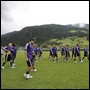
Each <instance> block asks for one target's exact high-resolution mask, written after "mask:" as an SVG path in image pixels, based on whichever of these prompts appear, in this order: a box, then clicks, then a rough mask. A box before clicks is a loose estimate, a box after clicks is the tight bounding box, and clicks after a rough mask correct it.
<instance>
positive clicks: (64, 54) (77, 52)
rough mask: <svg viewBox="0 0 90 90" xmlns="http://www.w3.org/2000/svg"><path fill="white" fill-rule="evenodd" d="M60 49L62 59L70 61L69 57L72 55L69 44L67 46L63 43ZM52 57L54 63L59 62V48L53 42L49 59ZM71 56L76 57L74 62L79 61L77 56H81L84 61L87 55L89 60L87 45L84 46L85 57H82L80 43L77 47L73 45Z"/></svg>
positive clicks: (81, 60) (80, 59)
mask: <svg viewBox="0 0 90 90" xmlns="http://www.w3.org/2000/svg"><path fill="white" fill-rule="evenodd" d="M60 51H61V59H63V60H64V61H69V60H68V58H69V57H70V52H69V48H68V45H66V46H63V45H62V47H61V48H60ZM50 57H51V58H52V60H53V62H54V63H55V62H59V60H58V55H57V48H56V46H55V44H52V45H51V46H50V55H49V60H50ZM71 57H72V58H73V57H74V62H77V61H76V57H78V58H79V61H80V62H83V61H84V58H85V57H87V58H88V60H89V54H88V48H87V45H86V47H85V48H84V57H83V58H81V53H80V47H79V44H77V45H76V46H75V47H74V46H73V47H72V55H71Z"/></svg>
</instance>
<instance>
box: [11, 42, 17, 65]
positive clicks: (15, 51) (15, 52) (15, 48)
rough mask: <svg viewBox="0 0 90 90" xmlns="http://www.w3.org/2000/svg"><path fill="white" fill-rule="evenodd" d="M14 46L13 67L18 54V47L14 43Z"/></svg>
mask: <svg viewBox="0 0 90 90" xmlns="http://www.w3.org/2000/svg"><path fill="white" fill-rule="evenodd" d="M12 46H13V52H12V59H13V66H15V64H14V63H15V59H16V54H17V47H16V45H15V44H14V43H12Z"/></svg>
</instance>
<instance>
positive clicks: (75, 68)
mask: <svg viewBox="0 0 90 90" xmlns="http://www.w3.org/2000/svg"><path fill="white" fill-rule="evenodd" d="M48 54H49V52H43V57H42V60H39V62H37V63H35V67H36V69H37V72H30V74H31V75H32V76H33V78H32V79H29V80H27V79H26V78H25V77H24V73H25V72H26V70H27V64H26V62H25V57H24V52H23V51H19V52H18V54H17V58H16V61H15V64H16V66H15V69H11V68H10V63H7V64H6V65H5V69H4V70H2V69H1V89H89V61H88V60H87V58H85V61H84V62H83V63H80V62H79V60H78V58H77V63H74V62H73V59H72V58H70V59H69V62H65V61H62V60H60V61H59V62H57V63H53V62H52V60H48ZM81 54H82V55H81V56H83V52H82V53H81ZM58 56H59V59H60V52H58ZM2 62H3V60H2V61H1V64H2Z"/></svg>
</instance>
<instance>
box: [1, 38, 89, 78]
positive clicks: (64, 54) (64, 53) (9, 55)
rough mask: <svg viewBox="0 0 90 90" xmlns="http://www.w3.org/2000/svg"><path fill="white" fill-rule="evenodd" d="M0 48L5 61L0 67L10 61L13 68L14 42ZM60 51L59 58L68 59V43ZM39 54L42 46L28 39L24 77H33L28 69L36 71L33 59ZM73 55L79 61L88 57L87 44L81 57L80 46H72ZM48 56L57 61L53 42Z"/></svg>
mask: <svg viewBox="0 0 90 90" xmlns="http://www.w3.org/2000/svg"><path fill="white" fill-rule="evenodd" d="M1 49H2V50H3V51H5V52H6V54H5V61H4V62H3V64H2V66H1V68H2V69H4V65H5V64H6V63H7V62H8V61H10V67H11V68H15V67H14V66H15V63H14V61H15V58H16V54H17V48H16V46H15V44H13V43H9V44H8V46H6V47H4V48H3V47H2V48H1ZM2 50H1V57H2V54H3V52H2ZM60 51H61V59H63V60H65V61H68V58H69V57H70V53H69V48H68V45H66V47H64V46H62V47H61V50H60ZM41 55H42V48H41V47H37V46H36V44H35V40H34V39H33V38H32V39H30V41H29V42H28V43H27V44H26V46H25V58H26V63H27V66H28V68H27V71H26V72H25V73H24V76H25V78H27V79H29V78H32V77H33V76H31V75H30V74H29V73H30V71H37V70H36V68H35V65H34V64H35V61H37V60H38V59H40V57H41ZM73 56H74V62H76V57H77V56H78V57H79V60H80V62H83V61H84V58H85V57H88V59H89V55H88V50H87V46H86V47H85V48H84V57H83V58H81V54H80V47H79V45H78V44H77V45H76V46H75V47H73V48H72V58H73ZM37 57H38V59H36V58H37ZM50 57H51V58H52V60H53V62H54V63H55V62H59V60H58V55H57V48H56V46H55V43H53V44H52V45H51V46H50V55H49V59H50Z"/></svg>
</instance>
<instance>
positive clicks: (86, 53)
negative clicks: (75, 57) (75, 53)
mask: <svg viewBox="0 0 90 90" xmlns="http://www.w3.org/2000/svg"><path fill="white" fill-rule="evenodd" d="M85 57H87V58H88V60H89V55H88V49H87V45H86V47H85V48H84V57H83V58H82V60H83V61H84V58H85Z"/></svg>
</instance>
